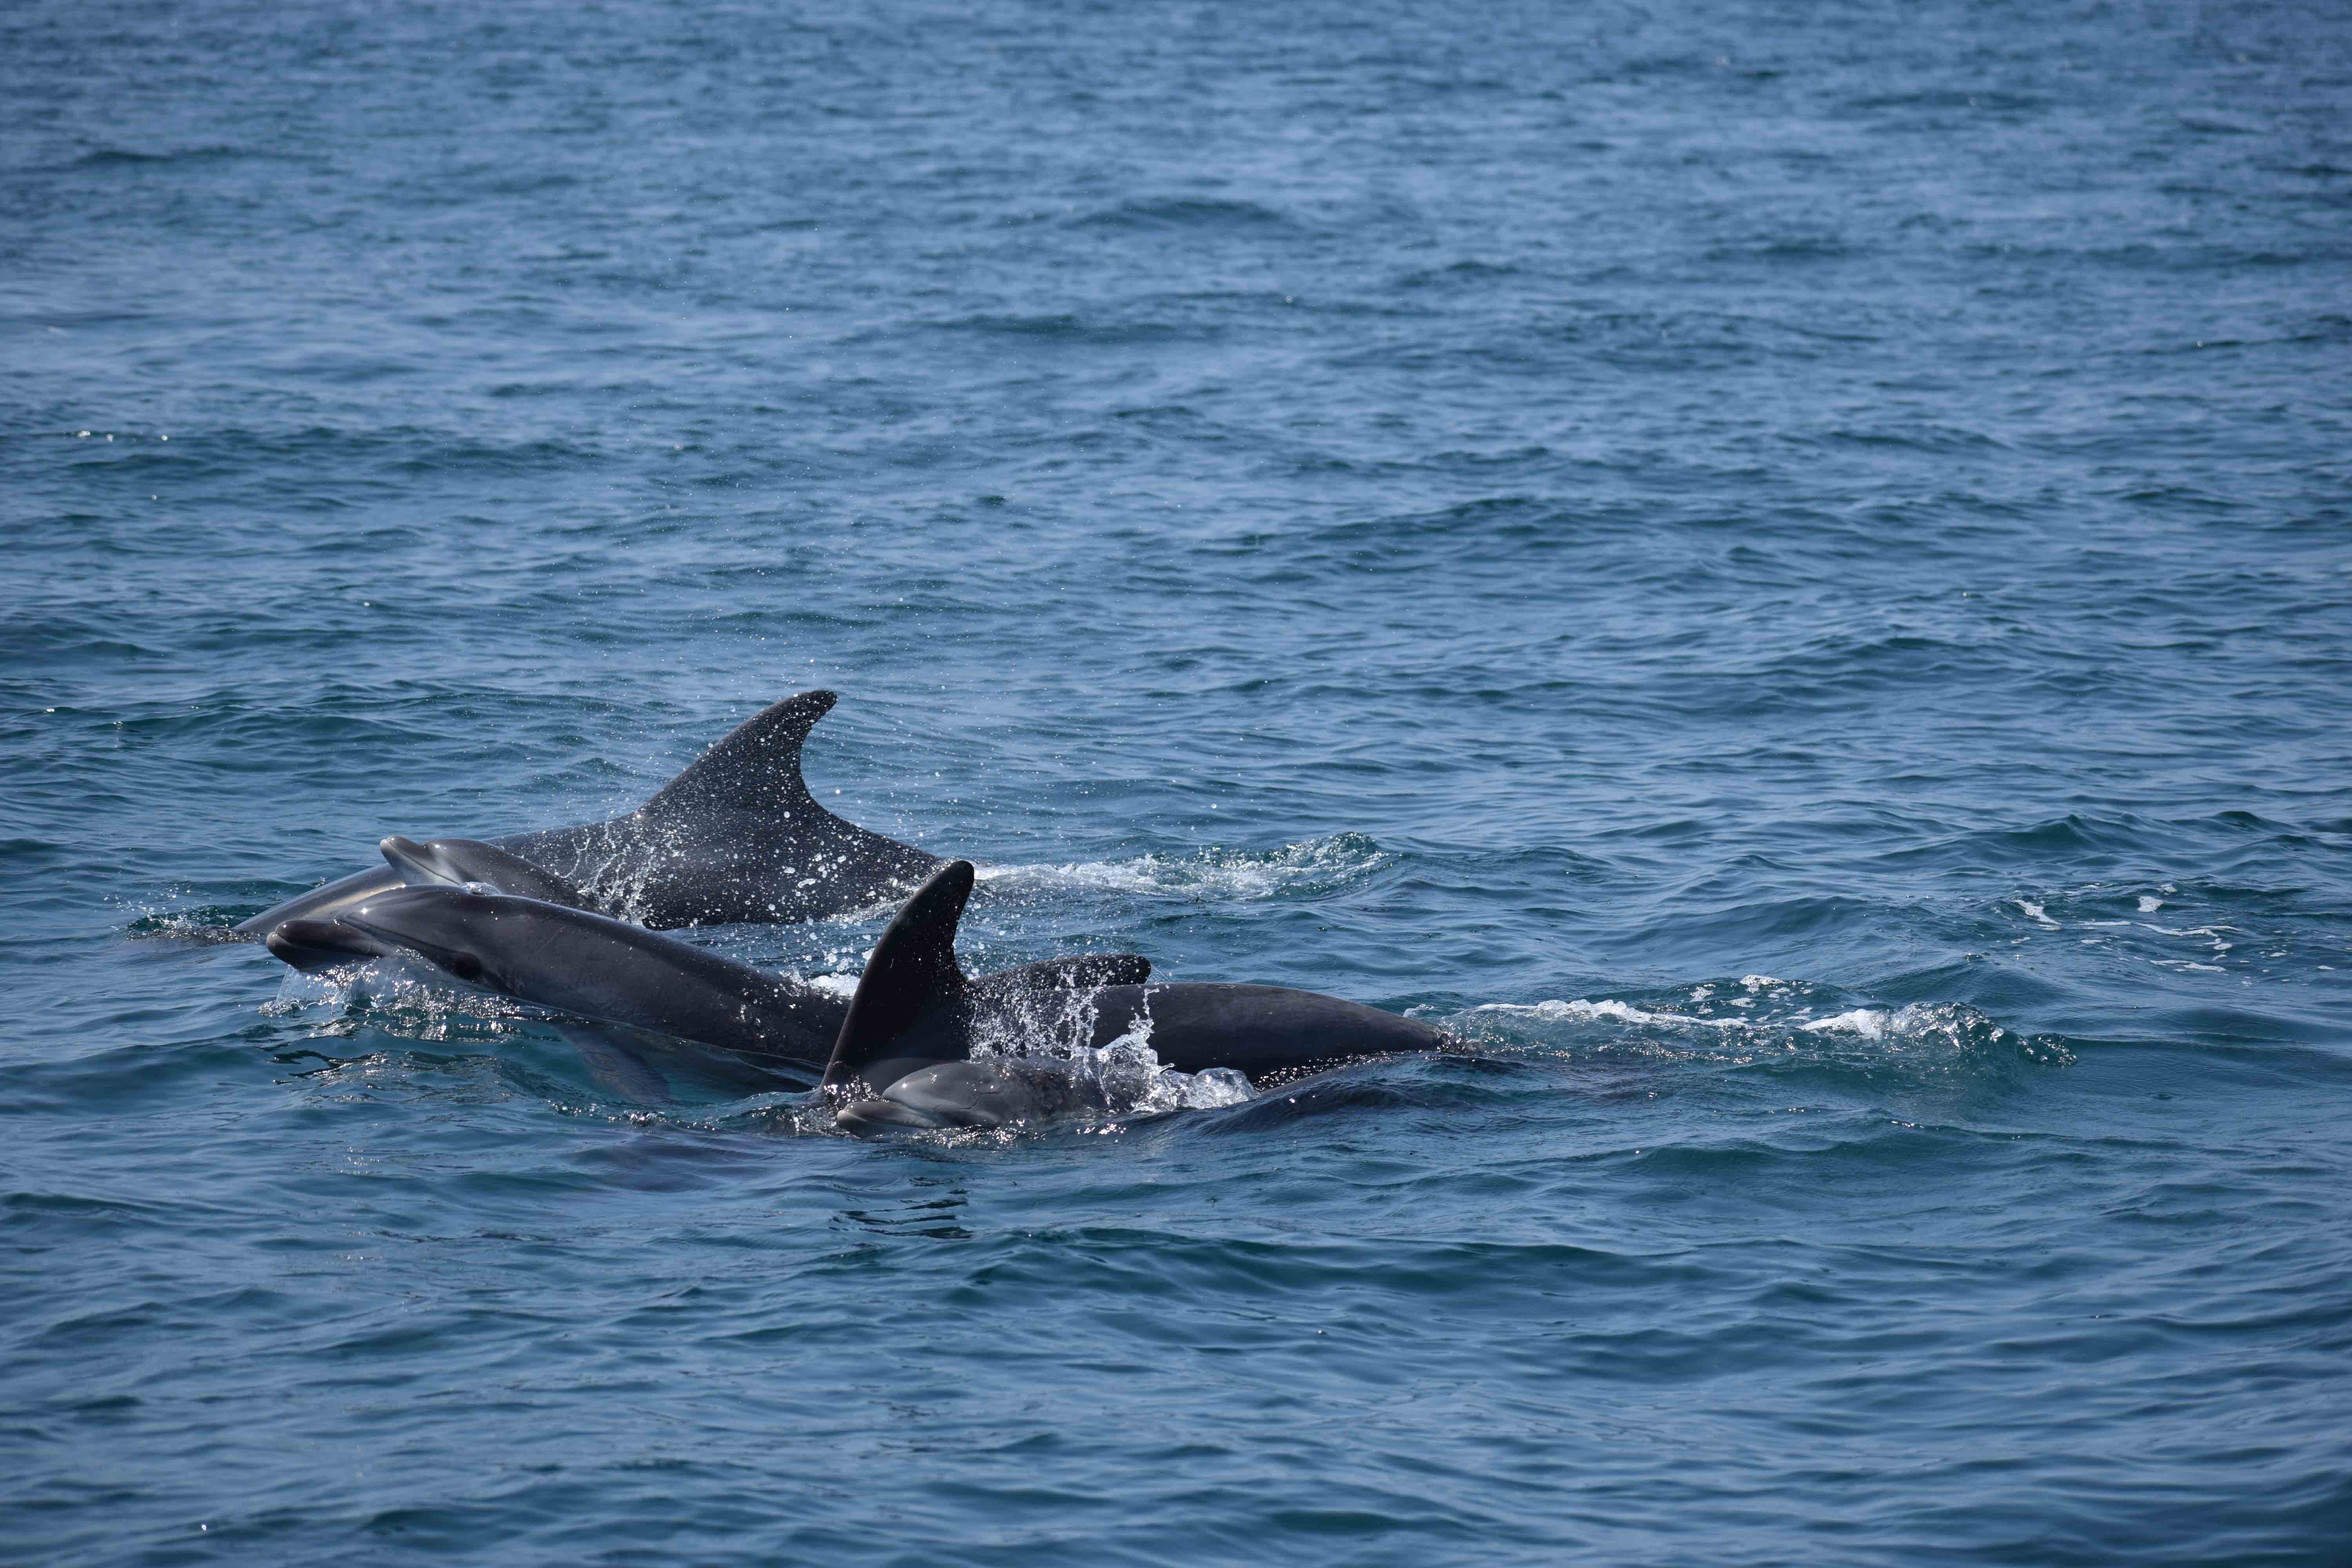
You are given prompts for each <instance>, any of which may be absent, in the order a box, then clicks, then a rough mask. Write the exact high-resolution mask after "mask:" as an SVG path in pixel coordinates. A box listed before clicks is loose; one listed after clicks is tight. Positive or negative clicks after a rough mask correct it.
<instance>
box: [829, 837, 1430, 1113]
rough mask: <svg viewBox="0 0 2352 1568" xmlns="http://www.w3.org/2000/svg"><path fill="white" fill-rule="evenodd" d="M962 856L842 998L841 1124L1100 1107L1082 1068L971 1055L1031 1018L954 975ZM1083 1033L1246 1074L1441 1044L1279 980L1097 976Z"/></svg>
mask: <svg viewBox="0 0 2352 1568" xmlns="http://www.w3.org/2000/svg"><path fill="white" fill-rule="evenodd" d="M971 886H972V868H971V862H970V861H967V860H956V861H951V862H950V863H949V864H948V865H947V866H945V867H943V868H941V869H940V871H939V872H938V873H937V874H936V875H935V876H933V877H932V878H931V879H930V880H929V881H928V882H926V883H925V884H924V885H923V887H922V888H921V889H920V890H919V891H918V892H917V893H916V894H915V896H914V897H913V898H911V899H909V900H907V904H906V907H905V908H904V909H902V910H899V911H898V918H897V919H896V920H894V921H891V922H890V929H889V930H888V931H885V932H884V933H883V936H882V940H881V941H880V942H877V944H876V945H875V948H874V952H873V956H871V957H870V958H868V959H867V960H866V973H865V975H864V977H863V978H862V979H861V980H860V981H859V982H858V986H857V994H856V996H855V997H853V998H852V999H851V1001H850V1004H849V1014H848V1016H847V1017H846V1018H845V1019H844V1020H843V1022H842V1026H841V1037H840V1038H839V1040H838V1041H837V1042H835V1046H834V1050H833V1057H832V1059H831V1060H830V1061H829V1062H827V1063H826V1065H825V1072H824V1084H823V1087H824V1089H825V1090H826V1092H827V1093H828V1094H829V1095H830V1096H831V1097H832V1098H833V1099H834V1100H835V1103H836V1104H837V1105H838V1107H839V1109H838V1110H837V1111H836V1113H835V1120H836V1122H837V1124H838V1125H839V1126H841V1127H842V1128H844V1129H845V1130H847V1131H853V1132H872V1131H880V1130H881V1129H883V1128H886V1127H992V1126H1002V1125H1004V1124H1006V1123H1009V1122H1013V1121H1034V1120H1037V1119H1040V1118H1045V1117H1051V1116H1055V1115H1058V1114H1062V1113H1065V1112H1066V1111H1069V1110H1080V1109H1096V1110H1099V1109H1102V1107H1101V1106H1100V1105H1098V1104H1096V1103H1095V1100H1097V1098H1098V1095H1097V1091H1095V1090H1092V1089H1089V1087H1088V1084H1087V1081H1086V1080H1085V1079H1084V1078H1083V1077H1081V1076H1077V1075H1073V1074H1071V1073H1068V1072H1065V1071H1057V1070H1055V1067H1054V1065H1053V1064H1052V1063H1051V1062H1050V1061H1039V1060H1035V1059H1024V1058H1020V1057H1018V1056H1014V1057H1003V1056H982V1057H979V1058H975V1057H974V1056H973V1054H972V1053H973V1047H975V1046H985V1045H989V1044H1003V1043H1010V1044H1020V1043H1023V1041H1024V1037H1025V1036H1028V1035H1031V1034H1034V1032H1035V1031H1036V1030H1037V1029H1038V1026H1039V1024H1040V1022H1041V1019H1040V1017H1039V1014H1038V1011H1037V1008H1036V1002H1037V998H1036V996H1035V995H1034V993H1033V994H1026V995H1015V996H1007V995H1006V994H1004V993H1003V991H1001V990H1000V989H999V988H997V987H996V986H994V985H993V984H991V982H990V981H986V980H983V981H971V980H967V979H965V977H964V975H963V973H962V971H961V969H959V968H958V967H957V964H956V959H955V936H956V927H957V924H958V923H959V922H960V921H961V919H962V918H963V906H964V900H966V899H968V898H970V897H971ZM1080 1000H1081V1002H1082V1005H1083V1010H1082V1011H1080V1012H1077V1013H1076V1014H1075V1015H1071V1014H1068V1013H1066V1014H1065V1015H1064V1016H1063V1018H1062V1019H1060V1020H1053V1019H1046V1020H1043V1022H1045V1025H1046V1026H1047V1027H1048V1028H1049V1029H1052V1028H1054V1027H1055V1025H1056V1024H1059V1025H1062V1026H1065V1027H1064V1032H1067V1031H1066V1024H1067V1023H1068V1022H1069V1021H1071V1019H1072V1018H1073V1017H1075V1021H1076V1023H1077V1024H1079V1025H1081V1026H1083V1038H1081V1039H1074V1040H1072V1041H1071V1043H1073V1044H1082V1045H1084V1046H1086V1047H1088V1048H1091V1049H1096V1050H1099V1049H1101V1048H1102V1047H1106V1046H1108V1045H1110V1044H1111V1043H1112V1042H1114V1041H1116V1040H1118V1039H1121V1038H1122V1037H1129V1035H1130V1034H1132V1035H1138V1036H1140V1037H1143V1038H1144V1039H1146V1041H1147V1042H1148V1043H1149V1044H1150V1047H1151V1049H1152V1052H1153V1053H1154V1054H1155V1055H1156V1056H1157V1057H1158V1058H1159V1059H1160V1063H1161V1064H1162V1065H1163V1066H1166V1067H1170V1068H1175V1069H1176V1070H1177V1071H1179V1072H1188V1073H1198V1072H1205V1071H1208V1070H1209V1069H1211V1068H1231V1069H1234V1070H1237V1071H1239V1072H1241V1073H1243V1074H1244V1075H1246V1076H1247V1077H1248V1078H1249V1079H1252V1080H1253V1081H1258V1080H1263V1079H1266V1078H1269V1077H1272V1076H1275V1075H1276V1074H1284V1073H1295V1072H1301V1071H1306V1070H1309V1069H1312V1068H1322V1067H1330V1066H1336V1065H1338V1064H1339V1063H1341V1062H1345V1061H1349V1060H1353V1059H1355V1058H1361V1057H1370V1056H1391V1055H1396V1054H1399V1053H1403V1052H1412V1051H1435V1050H1444V1049H1446V1048H1448V1047H1451V1046H1452V1045H1454V1040H1453V1039H1452V1037H1450V1036H1447V1035H1445V1034H1444V1033H1442V1032H1441V1031H1439V1030H1436V1029H1433V1028H1431V1027H1430V1026H1427V1025H1426V1024H1419V1023H1415V1022H1414V1021H1413V1020H1412V1019H1410V1018H1400V1017H1398V1016H1396V1015H1395V1014H1393V1013H1386V1012H1382V1011H1381V1009H1380V1008H1377V1007H1367V1006H1364V1005H1362V1004H1360V1003H1356V1002H1345V1001H1341V1000H1340V999H1339V997H1337V996H1325V995H1322V994H1318V993H1316V992H1313V991H1293V990H1290V989H1288V988H1286V987H1284V986H1279V985H1227V984H1204V983H1198V982H1185V983H1178V984H1167V985H1146V984H1141V983H1140V982H1134V983H1124V982H1123V983H1118V984H1105V985H1103V986H1102V987H1101V988H1100V989H1099V990H1097V991H1094V992H1092V993H1091V994H1088V995H1087V996H1085V997H1083V998H1082V999H1080Z"/></svg>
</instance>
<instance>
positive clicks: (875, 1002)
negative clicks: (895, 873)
mask: <svg viewBox="0 0 2352 1568" xmlns="http://www.w3.org/2000/svg"><path fill="white" fill-rule="evenodd" d="M971 881H972V874H971V861H969V860H950V861H949V862H948V863H947V864H946V865H944V866H942V867H940V868H939V870H938V871H936V872H934V873H933V874H932V876H931V879H930V880H929V881H928V882H925V883H924V884H923V885H922V886H921V887H920V888H919V889H916V890H915V896H914V897H913V898H911V899H908V900H907V902H906V906H905V907H904V908H903V909H901V910H899V911H898V918H897V919H896V920H893V921H891V922H890V929H889V930H887V931H884V932H883V933H882V940H881V941H880V942H876V943H875V944H874V955H873V956H872V957H870V958H868V959H867V960H866V973H865V974H864V975H862V976H860V977H859V979H858V982H857V994H856V995H855V996H853V997H851V998H850V1001H849V1016H847V1017H845V1018H844V1019H843V1020H842V1021H841V1033H840V1034H839V1035H837V1036H835V1038H834V1042H833V1059H832V1060H831V1061H830V1062H828V1063H827V1064H826V1065H825V1069H824V1087H825V1088H827V1089H831V1088H833V1087H834V1086H835V1085H836V1084H841V1083H846V1082H848V1081H849V1080H850V1079H855V1078H856V1077H857V1076H858V1075H859V1074H860V1073H862V1072H863V1071H864V1070H865V1069H866V1066H867V1065H868V1064H869V1063H872V1062H875V1061H878V1060H880V1059H881V1058H883V1057H884V1056H885V1055H886V1054H887V1052H888V1050H889V1048H890V1047H891V1045H892V1044H893V1043H894V1042H895V1041H897V1039H898V1037H899V1036H901V1035H903V1034H905V1033H906V1032H907V1029H908V1026H910V1025H912V1024H913V1023H914V1022H915V1020H917V1019H918V1018H920V1017H921V1016H923V1015H924V1014H926V1013H928V1012H929V1011H930V1010H931V1009H932V1008H933V1007H935V1006H938V1005H940V1004H941V1003H943V1002H951V1001H954V1000H955V999H956V998H958V997H960V996H961V995H962V994H963V988H964V978H963V971H962V970H961V969H960V968H958V967H957V966H956V957H955V939H956V926H957V924H958V922H960V921H961V920H962V919H963V906H964V900H967V899H969V898H971Z"/></svg>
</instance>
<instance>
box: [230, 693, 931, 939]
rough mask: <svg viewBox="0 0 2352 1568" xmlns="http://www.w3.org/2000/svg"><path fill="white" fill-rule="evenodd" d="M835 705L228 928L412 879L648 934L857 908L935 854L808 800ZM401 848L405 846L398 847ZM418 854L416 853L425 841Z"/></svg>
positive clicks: (801, 698) (891, 894)
mask: <svg viewBox="0 0 2352 1568" xmlns="http://www.w3.org/2000/svg"><path fill="white" fill-rule="evenodd" d="M836 700H837V699H836V697H835V694H834V693H833V692H830V691H803V692H802V693H800V694H799V695H798V696H796V697H787V698H785V699H784V700H782V701H781V702H777V703H774V704H772V705H771V706H769V707H767V708H765V709H762V710H761V711H760V712H758V713H755V714H753V715H752V716H751V718H749V719H747V720H745V721H743V722H742V723H740V724H739V725H737V726H736V727H735V728H734V729H733V730H732V731H730V732H729V733H728V734H727V736H726V737H725V738H724V739H722V740H721V741H720V742H719V743H718V744H717V745H715V746H713V747H711V748H710V749H709V751H707V752H704V753H703V754H702V755H701V756H700V757H698V758H697V759H696V760H695V762H694V763H693V764H692V765H691V766H689V767H688V769H687V770H686V771H685V772H684V773H679V774H678V775H677V777H676V778H674V779H672V780H670V782H669V783H668V784H666V785H664V786H663V787H662V789H661V790H660V791H659V792H658V793H657V794H656V795H654V796H653V798H652V799H650V800H648V801H646V804H645V805H641V806H639V807H638V808H637V809H636V810H635V811H633V812H630V813H629V814H628V815H627V816H616V817H614V818H613V819H612V820H611V821H609V822H592V823H585V824H583V825H581V826H575V827H551V828H546V829H543V830H541V831H539V832H535V833H515V834H509V835H507V836H506V837H501V838H495V839H491V840H489V841H488V842H487V843H484V842H482V841H479V840H474V839H440V840H436V841H434V842H435V844H436V845H439V846H442V847H445V848H448V849H449V853H447V854H441V855H435V854H431V853H427V854H425V855H422V856H420V857H419V858H417V859H415V861H413V862H404V861H403V860H402V859H401V858H399V857H398V856H396V855H395V854H394V851H393V850H392V849H391V847H390V843H391V841H389V840H388V841H387V847H386V850H385V856H386V858H387V860H389V861H390V862H391V863H390V864H389V865H386V866H383V867H378V868H374V869H372V870H367V871H360V872H357V873H354V874H353V875H352V876H348V877H345V878H343V879H341V880H340V881H334V882H330V883H328V884H326V885H325V886H324V887H320V888H314V889H311V890H310V892H307V893H303V894H300V895H299V896H297V897H295V898H291V899H289V900H286V901H285V902H284V903H282V904H279V905H278V906H277V907H276V908H274V909H269V910H264V911H262V912H261V913H260V914H257V915H255V916H254V917H252V918H251V919H250V920H247V921H242V922H241V923H239V924H238V925H237V927H236V931H237V934H238V935H240V936H246V937H255V938H261V937H267V936H268V934H269V933H270V932H271V931H275V930H277V929H278V927H279V926H281V925H283V924H285V923H286V922H287V921H296V920H332V919H334V918H335V917H336V916H337V915H338V914H340V913H341V911H343V910H349V909H351V908H352V907H354V906H355V905H357V904H359V903H361V902H362V901H363V900H368V899H372V898H374V897H376V896H378V895H380V894H383V893H385V892H389V891H390V890H391V889H394V888H397V887H401V886H404V885H405V884H407V883H410V882H415V881H436V880H439V881H462V880H481V881H488V882H489V883H490V884H491V885H492V886H496V887H499V888H500V889H502V890H505V891H510V892H516V893H521V894H525V895H526V896H530V897H541V898H544V897H547V896H548V894H547V893H546V892H544V891H541V890H540V889H541V888H561V889H566V895H567V896H566V897H565V898H563V899H562V900H557V901H563V902H573V903H577V904H579V905H580V906H581V907H583V908H587V909H593V910H603V911H604V912H605V913H608V914H614V915H625V916H627V917H629V918H631V919H634V920H635V921H640V922H641V923H643V924H645V925H646V926H648V927H651V928H654V929H656V930H664V929H668V928H671V927H676V926H690V925H719V924H730V923H734V922H739V921H740V922H762V923H772V922H788V921H804V920H816V919H819V918H821V917H823V916H825V915H832V914H840V913H843V912H845V911H847V910H858V909H865V908H867V907H869V906H871V905H873V904H876V903H877V902H880V901H881V900H885V899H892V898H901V897H904V896H905V894H906V893H907V891H908V889H910V888H912V887H914V886H915V885H916V884H917V883H918V882H919V881H921V880H922V879H923V878H925V877H927V876H929V875H930V873H931V872H932V871H933V870H935V869H937V868H938V867H939V865H940V860H939V858H938V857H937V856H934V855H927V854H925V853H924V852H923V851H922V850H920V849H917V848H915V847H913V846H911V845H907V844H900V843H898V841H897V840H895V839H890V838H885V837H882V836H881V835H880V834H878V833H869V832H867V831H866V829H865V828H863V827H860V826H857V825H856V824H855V823H851V822H845V821H843V820H842V819H841V818H840V817H838V816H834V815H833V814H832V813H831V812H829V811H827V810H825V809H824V807H823V806H822V805H818V804H817V801H816V797H815V796H814V795H812V794H810V793H809V787H808V783H807V781H806V780H805V779H803V777H802V776H801V747H802V744H803V742H805V741H806V740H807V739H808V733H809V731H810V730H811V729H812V728H814V725H815V724H816V721H818V720H820V719H822V718H824V716H825V714H826V713H828V712H830V711H831V710H832V708H833V705H834V703H835V701H836ZM399 842H400V843H401V844H403V845H406V844H408V842H409V841H408V840H405V839H402V840H399ZM427 848H428V850H429V848H430V847H427ZM485 851H488V852H493V853H498V852H502V853H503V854H504V855H505V856H506V857H508V858H509V859H508V860H506V861H500V862H498V863H499V865H501V866H502V867H504V868H505V870H506V871H507V872H508V873H509V874H510V877H509V880H510V881H512V882H517V883H520V882H528V881H530V879H529V878H528V877H527V876H525V875H524V874H523V873H522V872H520V871H516V870H515V869H514V868H515V866H516V865H520V867H522V868H530V869H532V870H536V871H537V872H538V873H540V874H541V877H542V878H544V879H549V880H546V881H543V882H541V883H539V884H536V885H533V886H519V885H517V886H510V885H509V882H508V881H501V880H499V878H497V877H488V878H467V877H464V876H461V875H457V874H454V873H453V872H452V871H451V870H450V868H453V867H454V868H457V870H458V871H462V868H463V865H464V864H465V862H466V860H467V858H473V859H476V860H481V859H485V858H488V857H486V856H485V855H484V852H485Z"/></svg>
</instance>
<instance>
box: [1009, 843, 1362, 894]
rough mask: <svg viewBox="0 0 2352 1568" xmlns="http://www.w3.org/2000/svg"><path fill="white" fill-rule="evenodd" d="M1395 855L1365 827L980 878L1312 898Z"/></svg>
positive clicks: (1015, 883)
mask: <svg viewBox="0 0 2352 1568" xmlns="http://www.w3.org/2000/svg"><path fill="white" fill-rule="evenodd" d="M1392 859H1393V857H1392V856H1391V855H1390V854H1389V853H1388V852H1387V851H1386V850H1384V849H1382V848H1381V847H1380V846H1379V845H1378V844H1377V843H1375V842H1373V840H1372V839H1371V838H1370V837H1368V836H1366V835H1364V834H1361V833H1336V834H1333V835H1331V836H1330V837H1324V838H1307V839H1302V840H1301V841H1299V842H1298V843H1296V844H1286V845H1284V846H1283V847H1281V848H1279V849H1265V850H1255V849H1228V848H1225V847H1223V846H1213V847H1210V848H1206V849H1201V850H1196V851H1194V852H1193V853H1192V854H1189V855H1143V856H1139V857H1137V858H1134V859H1132V860H1082V861H1073V862H1067V863H1065V864H1063V865H1059V866H984V867H982V868H981V869H980V879H981V880H982V882H985V883H990V884H992V885H995V886H998V887H1002V888H1004V889H1008V890H1026V889H1032V888H1035V889H1045V888H1054V887H1074V888H1078V889H1087V890H1097V891H1104V892H1114V893H1127V894H1132V895H1135V896H1139V897H1145V898H1189V899H1193V900H1199V901H1201V902H1203V903H1209V902H1230V903H1257V902H1262V901H1265V900H1269V899H1280V898H1293V897H1299V898H1313V897H1318V896H1320V895H1323V894H1327V893H1332V892H1337V891H1339V889H1342V888H1348V887H1352V886H1354V885H1355V884H1356V883H1358V882H1360V881H1362V880H1363V879H1365V878H1367V877H1369V876H1370V875H1372V874H1373V873H1374V872H1376V871H1379V870H1381V868H1384V867H1386V866H1388V865H1389V864H1390V863H1391V861H1392Z"/></svg>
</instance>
